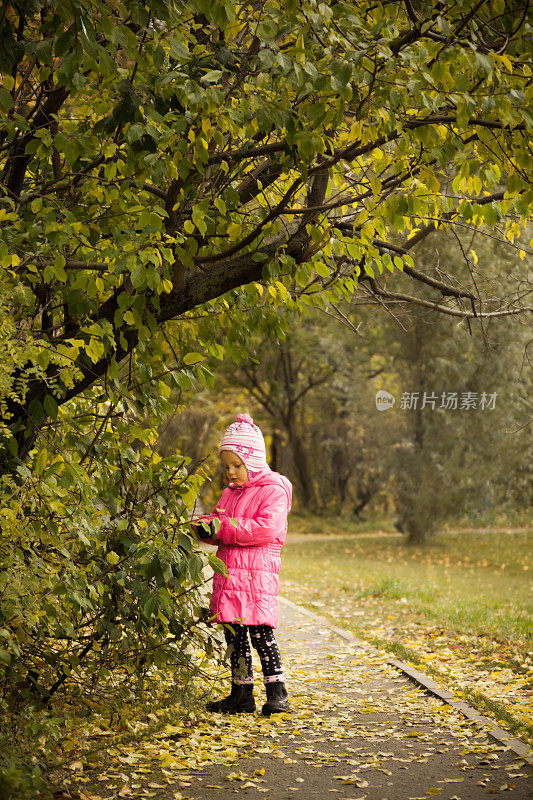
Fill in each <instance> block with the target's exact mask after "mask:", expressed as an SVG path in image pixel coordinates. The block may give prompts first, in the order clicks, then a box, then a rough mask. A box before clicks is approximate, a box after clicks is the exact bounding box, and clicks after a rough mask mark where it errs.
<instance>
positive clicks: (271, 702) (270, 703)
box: [261, 681, 290, 717]
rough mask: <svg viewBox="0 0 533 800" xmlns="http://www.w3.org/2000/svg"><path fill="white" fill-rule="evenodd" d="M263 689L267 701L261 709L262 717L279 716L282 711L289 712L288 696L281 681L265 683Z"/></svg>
mask: <svg viewBox="0 0 533 800" xmlns="http://www.w3.org/2000/svg"><path fill="white" fill-rule="evenodd" d="M265 688H266V694H267V701H266V703H265V705H264V706H263V708H262V709H261V713H262V714H263V716H265V717H269V716H270V715H271V714H281V713H282V712H283V711H290V706H289V695H288V694H287V689H286V688H285V684H284V683H282V682H281V681H275V682H274V683H267V684H265Z"/></svg>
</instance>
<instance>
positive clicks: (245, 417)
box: [235, 414, 254, 425]
mask: <svg viewBox="0 0 533 800" xmlns="http://www.w3.org/2000/svg"><path fill="white" fill-rule="evenodd" d="M235 421H236V422H247V423H248V425H253V424H254V421H253V419H252V418H251V416H250V415H249V414H237V419H236V420H235Z"/></svg>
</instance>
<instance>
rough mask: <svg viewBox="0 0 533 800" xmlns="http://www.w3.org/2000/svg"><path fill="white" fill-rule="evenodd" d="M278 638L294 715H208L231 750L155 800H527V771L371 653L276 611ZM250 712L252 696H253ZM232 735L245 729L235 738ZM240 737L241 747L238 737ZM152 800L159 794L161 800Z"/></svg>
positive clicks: (530, 790)
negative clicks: (239, 799)
mask: <svg viewBox="0 0 533 800" xmlns="http://www.w3.org/2000/svg"><path fill="white" fill-rule="evenodd" d="M277 638H278V641H279V644H280V648H281V650H282V655H283V658H284V667H285V671H286V674H287V685H288V688H289V692H290V697H291V701H292V704H293V709H294V712H293V713H292V714H287V715H275V716H273V717H271V718H270V719H265V718H263V717H261V716H260V715H259V714H257V715H254V716H252V715H239V718H242V717H248V719H247V720H246V721H242V722H241V721H240V720H239V722H237V720H236V719H235V718H233V717H226V716H223V715H213V725H215V726H216V727H217V729H218V730H219V732H220V735H221V739H223V740H224V739H226V737H227V734H228V733H229V729H230V728H231V726H232V725H233V726H235V725H241V727H240V729H239V736H238V737H237V739H238V742H240V745H238V746H237V749H236V751H235V752H234V754H233V755H232V756H231V755H230V758H228V757H227V753H226V756H225V757H224V752H221V761H222V762H223V763H213V764H210V765H208V766H204V767H201V768H199V769H196V770H194V771H193V773H192V774H191V773H190V774H189V775H188V776H187V778H188V780H186V781H179V782H177V783H176V784H174V786H169V787H168V788H169V790H170V791H168V790H167V791H168V793H167V792H164V797H165V798H167V797H168V798H178V800H179V799H180V798H183V800H185V798H191V800H225V798H227V797H229V796H230V795H233V794H239V795H246V796H249V797H263V798H264V799H265V800H289V798H290V799H291V800H297V799H298V797H301V798H302V800H304V798H305V800H307V799H308V798H309V799H310V800H311V799H312V798H313V799H314V798H316V799H317V800H318V798H320V800H324V799H325V798H332V800H335V799H336V798H337V800H345V799H347V798H350V800H363V799H364V800H427V798H429V797H432V796H435V797H440V798H443V799H444V798H446V799H447V800H481V799H483V800H487V798H489V797H491V796H493V795H497V794H502V795H503V794H507V796H509V797H511V798H513V800H526V798H527V799H528V800H531V798H532V797H533V780H532V778H531V767H530V766H529V765H528V764H527V763H525V762H524V760H523V759H522V758H520V757H519V756H517V755H516V753H514V752H512V751H509V750H508V749H506V748H505V747H504V745H502V744H501V743H500V742H497V741H495V740H494V739H492V738H491V737H490V736H488V735H487V733H486V732H485V731H484V730H482V729H480V727H479V725H478V724H476V723H474V722H472V721H471V720H467V719H465V718H464V717H463V715H461V714H460V713H459V712H458V711H457V710H456V709H454V708H452V707H451V706H449V705H447V704H445V703H443V702H442V701H441V700H440V699H438V698H436V697H432V696H431V695H428V694H427V693H426V692H425V691H423V690H422V689H421V688H420V687H417V686H416V685H415V684H413V683H412V682H411V681H410V680H408V679H407V678H406V677H405V676H404V675H402V674H401V673H400V672H398V671H397V670H396V669H394V668H393V667H391V666H390V665H389V664H388V663H387V657H386V655H384V654H383V653H378V652H376V651H375V650H373V649H372V648H368V647H366V646H364V645H363V646H361V644H360V643H358V642H356V641H354V642H350V641H346V640H343V639H342V638H340V637H339V636H338V635H337V634H336V633H335V631H334V630H332V628H331V627H330V626H329V625H327V624H326V623H324V624H321V623H320V622H317V621H316V620H315V619H310V618H309V617H307V616H305V615H304V614H302V613H300V612H299V611H298V610H297V608H296V607H288V606H286V605H282V608H281V624H280V627H279V628H278V631H277ZM255 692H256V700H257V701H258V707H259V709H260V707H261V704H262V702H263V701H264V690H263V687H262V686H256V689H255ZM242 725H245V730H244V736H243V728H242ZM246 731H248V736H247V735H246ZM160 797H161V798H163V795H160Z"/></svg>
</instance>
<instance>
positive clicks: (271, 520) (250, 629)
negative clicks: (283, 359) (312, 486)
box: [195, 414, 292, 716]
mask: <svg viewBox="0 0 533 800" xmlns="http://www.w3.org/2000/svg"><path fill="white" fill-rule="evenodd" d="M219 456H220V460H221V462H222V465H223V467H224V470H225V472H226V476H227V478H228V480H229V481H230V483H229V485H228V486H227V487H226V489H224V491H223V492H222V496H221V498H220V500H219V502H218V505H217V507H216V508H215V510H214V512H213V513H212V514H210V515H208V516H204V517H201V520H203V521H204V525H205V524H207V527H208V528H209V531H210V532H209V533H208V534H206V533H205V532H203V531H202V529H201V526H199V525H196V526H195V530H196V531H197V534H198V536H199V537H200V538H202V539H203V541H207V542H209V543H210V544H214V545H218V550H217V556H218V558H220V559H221V560H222V561H223V562H224V564H225V565H226V567H227V571H228V574H227V575H219V574H215V575H214V577H213V593H212V596H211V614H213V615H214V616H216V618H217V620H218V622H223V623H226V625H225V628H224V634H225V637H226V642H227V643H228V647H229V651H230V654H231V655H230V660H231V673H232V687H231V693H230V694H229V696H228V697H225V698H224V699H223V700H217V701H215V702H211V703H208V704H207V709H208V711H219V712H222V713H223V714H234V713H236V712H239V711H246V712H253V711H255V700H254V694H253V684H254V680H253V672H252V654H251V650H250V642H249V638H248V637H249V636H250V639H251V642H252V645H253V646H254V647H255V649H256V650H257V652H258V654H259V658H260V660H261V667H262V670H263V677H264V682H265V687H266V695H267V701H266V703H265V704H264V706H263V708H262V713H263V714H264V715H265V716H269V715H270V714H273V713H276V712H282V711H288V710H289V701H288V695H287V690H286V688H285V678H284V675H283V669H282V666H281V656H280V652H279V648H278V645H277V643H276V640H275V638H274V628H276V627H277V624H278V591H279V577H278V576H279V571H280V566H281V547H282V545H283V542H284V540H285V536H286V533H287V514H288V512H289V511H290V508H291V500H292V486H291V483H290V482H289V481H288V480H287V478H285V477H284V476H283V475H279V474H278V473H277V472H272V470H271V469H270V467H269V466H268V464H267V462H266V451H265V441H264V439H263V434H262V433H261V431H260V429H259V428H258V427H257V425H254V423H253V419H252V418H251V417H250V416H248V414H239V415H238V416H237V419H236V421H235V422H234V423H233V424H232V425H230V426H229V428H228V429H227V431H226V433H225V434H224V436H223V438H222V442H221V444H220V448H219ZM215 519H218V520H219V523H220V527H219V528H218V531H217V530H216V529H217V527H218V526H217V525H216V524H215V523H214V520H215Z"/></svg>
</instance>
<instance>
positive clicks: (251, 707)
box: [206, 683, 255, 714]
mask: <svg viewBox="0 0 533 800" xmlns="http://www.w3.org/2000/svg"><path fill="white" fill-rule="evenodd" d="M206 708H207V710H208V711H214V712H216V713H219V714H238V713H240V712H241V711H243V712H245V713H247V714H251V713H252V712H253V711H255V700H254V687H253V684H251V683H232V684H231V693H230V694H229V695H228V697H225V698H224V699H223V700H213V701H212V702H211V703H207V705H206Z"/></svg>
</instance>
